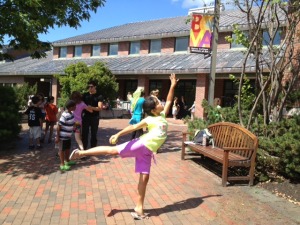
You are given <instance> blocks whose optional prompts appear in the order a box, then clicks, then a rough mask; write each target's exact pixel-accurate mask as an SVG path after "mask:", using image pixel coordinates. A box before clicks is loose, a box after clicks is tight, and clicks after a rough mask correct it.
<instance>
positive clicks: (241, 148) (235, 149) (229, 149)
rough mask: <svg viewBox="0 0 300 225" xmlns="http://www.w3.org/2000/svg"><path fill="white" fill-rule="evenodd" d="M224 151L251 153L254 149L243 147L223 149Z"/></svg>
mask: <svg viewBox="0 0 300 225" xmlns="http://www.w3.org/2000/svg"><path fill="white" fill-rule="evenodd" d="M223 149H224V151H253V150H254V148H244V147H223Z"/></svg>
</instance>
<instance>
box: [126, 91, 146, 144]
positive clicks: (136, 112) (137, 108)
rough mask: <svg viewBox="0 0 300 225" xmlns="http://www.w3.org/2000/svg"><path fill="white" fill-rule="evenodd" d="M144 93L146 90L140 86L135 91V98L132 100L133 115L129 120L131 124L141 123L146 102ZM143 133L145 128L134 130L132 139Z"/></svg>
mask: <svg viewBox="0 0 300 225" xmlns="http://www.w3.org/2000/svg"><path fill="white" fill-rule="evenodd" d="M144 95H145V93H144V90H143V89H141V88H138V89H137V90H136V91H135V92H134V93H133V98H132V100H131V112H132V117H131V120H130V121H129V124H131V125H133V124H137V123H139V122H140V121H141V120H142V118H143V104H144V102H145V98H144ZM143 133H144V132H143V129H139V130H136V131H133V132H132V134H131V140H132V139H135V138H138V137H140V136H141V135H142V134H143Z"/></svg>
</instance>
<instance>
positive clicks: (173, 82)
mask: <svg viewBox="0 0 300 225" xmlns="http://www.w3.org/2000/svg"><path fill="white" fill-rule="evenodd" d="M170 80H171V86H170V89H169V93H168V96H167V100H166V105H165V107H164V113H165V114H166V115H167V113H168V112H169V110H170V107H171V105H172V101H173V98H174V90H175V87H176V84H177V82H178V81H179V79H177V78H176V75H175V73H172V74H171V75H170Z"/></svg>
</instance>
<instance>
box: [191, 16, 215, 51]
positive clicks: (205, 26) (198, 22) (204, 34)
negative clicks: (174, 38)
mask: <svg viewBox="0 0 300 225" xmlns="http://www.w3.org/2000/svg"><path fill="white" fill-rule="evenodd" d="M213 20H214V16H212V15H201V14H193V16H192V23H191V30H190V50H191V52H196V53H204V54H207V53H210V52H211V39H212V29H213Z"/></svg>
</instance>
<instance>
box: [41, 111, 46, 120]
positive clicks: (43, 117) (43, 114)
mask: <svg viewBox="0 0 300 225" xmlns="http://www.w3.org/2000/svg"><path fill="white" fill-rule="evenodd" d="M45 117H46V113H45V112H42V120H45Z"/></svg>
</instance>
